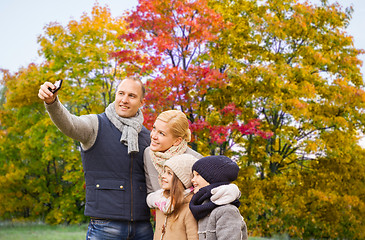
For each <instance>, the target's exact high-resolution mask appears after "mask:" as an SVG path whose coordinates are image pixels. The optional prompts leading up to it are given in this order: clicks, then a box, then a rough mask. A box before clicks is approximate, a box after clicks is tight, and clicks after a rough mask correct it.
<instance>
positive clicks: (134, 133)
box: [105, 102, 143, 154]
mask: <svg viewBox="0 0 365 240" xmlns="http://www.w3.org/2000/svg"><path fill="white" fill-rule="evenodd" d="M105 114H106V116H107V117H108V119H109V120H110V121H111V122H112V123H113V125H114V126H115V127H116V128H117V129H118V130H119V131H120V132H121V133H122V136H121V137H120V142H121V143H123V144H124V145H126V146H128V154H130V153H132V152H139V147H138V133H139V132H140V131H141V130H142V127H143V114H142V111H141V109H138V111H137V114H136V115H135V116H134V117H129V118H124V117H121V116H119V115H118V114H117V112H116V111H115V105H114V102H112V103H111V104H109V106H108V107H107V108H106V109H105Z"/></svg>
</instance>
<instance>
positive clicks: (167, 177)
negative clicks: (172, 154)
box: [161, 167, 174, 190]
mask: <svg viewBox="0 0 365 240" xmlns="http://www.w3.org/2000/svg"><path fill="white" fill-rule="evenodd" d="M173 177H174V172H173V171H172V170H171V169H170V168H169V167H164V170H163V174H162V175H161V188H162V189H163V190H171V187H172V178H173Z"/></svg>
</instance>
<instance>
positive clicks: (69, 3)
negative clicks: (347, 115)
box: [0, 0, 365, 75]
mask: <svg viewBox="0 0 365 240" xmlns="http://www.w3.org/2000/svg"><path fill="white" fill-rule="evenodd" d="M309 1H311V0H309ZM315 1H318V0H312V2H315ZM334 1H335V0H330V2H334ZM98 2H99V4H100V5H101V6H105V5H108V6H109V8H110V11H111V13H112V16H114V17H117V16H120V15H121V13H123V12H124V11H125V10H132V9H134V8H135V7H136V6H137V3H138V0H98ZM337 2H339V3H340V4H341V5H342V6H344V7H348V6H350V5H351V4H352V5H353V6H354V10H355V11H354V13H353V18H352V20H351V23H350V26H349V28H348V33H349V35H351V36H353V37H354V43H355V47H356V48H360V49H365V30H364V24H365V1H364V0H337ZM94 4H95V0H0V69H1V68H3V69H8V70H10V72H12V73H14V72H16V71H17V70H19V68H21V67H26V66H28V64H30V63H32V62H35V63H40V62H41V60H42V59H41V58H40V57H39V56H38V49H39V45H38V43H37V37H38V36H39V35H40V34H43V32H44V31H43V28H44V27H45V26H46V25H47V24H48V23H50V22H58V23H60V24H62V25H63V26H66V25H67V23H68V22H69V21H70V20H76V21H79V19H80V17H81V16H82V14H83V13H84V12H86V13H88V14H90V13H91V9H92V7H93V6H94ZM360 59H361V60H363V61H365V56H360ZM361 71H362V74H363V75H364V73H365V67H364V66H363V67H362V68H361Z"/></svg>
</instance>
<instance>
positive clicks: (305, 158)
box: [211, 0, 365, 239]
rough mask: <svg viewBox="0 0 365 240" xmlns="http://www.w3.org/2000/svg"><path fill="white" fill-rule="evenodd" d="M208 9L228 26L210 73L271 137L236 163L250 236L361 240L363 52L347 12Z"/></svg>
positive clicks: (227, 0)
mask: <svg viewBox="0 0 365 240" xmlns="http://www.w3.org/2000/svg"><path fill="white" fill-rule="evenodd" d="M211 4H212V7H213V8H214V9H216V10H217V11H218V12H219V13H220V14H221V15H222V17H223V18H224V21H225V22H226V23H227V25H229V28H226V29H225V30H224V31H223V32H222V33H221V34H220V37H219V39H218V40H217V41H215V42H214V43H213V44H212V46H211V50H212V56H213V57H214V62H215V64H216V67H219V68H222V69H224V71H225V72H226V73H227V75H228V76H229V84H228V85H229V87H228V88H227V90H229V91H227V92H226V93H227V94H229V95H230V96H231V98H232V100H233V102H235V103H236V105H237V106H238V107H240V108H241V109H242V110H244V114H247V115H252V114H253V115H252V117H254V118H256V117H257V118H259V119H261V121H262V126H265V127H266V128H267V129H270V130H271V131H272V132H273V133H274V134H273V136H272V137H271V138H270V139H269V140H265V139H262V138H261V139H260V138H256V139H248V141H247V144H246V148H245V150H246V155H244V156H243V157H242V159H241V164H242V166H246V167H245V168H244V169H243V170H242V171H241V175H240V181H239V184H240V187H241V189H242V191H244V194H243V196H248V197H247V198H246V197H244V201H245V204H246V206H247V208H246V207H243V209H242V210H243V212H245V213H248V214H249V215H248V217H249V218H250V221H251V223H252V225H249V228H250V227H251V229H252V231H253V233H255V234H259V235H260V234H262V235H270V234H274V233H278V232H281V233H288V234H290V236H294V237H299V238H303V237H305V238H308V237H318V238H356V239H361V238H362V237H363V235H362V234H360V232H363V231H360V230H363V229H362V227H361V224H359V222H361V220H360V219H361V214H362V213H363V212H364V200H365V199H364V197H363V195H361V194H362V193H360V192H358V193H356V191H355V188H357V187H354V186H364V184H363V182H362V181H363V179H364V174H365V172H364V159H363V153H364V152H363V150H362V149H361V148H360V147H359V146H358V139H359V137H358V136H359V133H363V131H364V120H365V119H364V114H363V111H364V99H365V98H364V97H365V95H364V91H363V87H364V84H363V79H362V76H361V73H360V65H361V61H360V60H359V59H358V55H359V54H363V53H364V51H363V50H359V49H356V48H355V47H354V44H353V39H352V37H351V36H349V35H348V34H347V33H346V27H347V26H348V25H349V24H350V20H351V13H352V11H353V10H352V9H351V8H348V9H342V7H341V6H340V5H339V4H337V3H335V4H329V3H328V1H321V3H320V4H317V5H315V4H310V3H309V2H307V1H292V0H274V1H243V0H236V1H233V0H223V1H214V0H212V1H211ZM340 169H341V170H340ZM355 169H356V170H355ZM350 172H356V173H357V174H358V175H357V176H358V178H350V177H349V176H350V175H348V174H349V173H350ZM257 175H258V176H259V178H257V177H256V176H257ZM340 203H341V204H340ZM336 204H339V205H338V206H341V207H338V206H336ZM244 206H245V205H244ZM346 206H347V207H346ZM355 206H356V207H355ZM355 209H356V210H355ZM329 210H330V211H331V213H330V214H331V215H330V216H331V217H330V216H329V215H328V216H326V214H327V213H329V212H327V211H329ZM312 212H313V215H312V216H310V215H309V214H310V213H312ZM344 212H346V213H344ZM341 213H344V215H342V216H341ZM350 216H352V217H350ZM250 221H249V224H250ZM349 224H350V225H352V226H356V227H354V228H352V229H349V228H348V227H347V226H348V225H349ZM345 229H346V230H345Z"/></svg>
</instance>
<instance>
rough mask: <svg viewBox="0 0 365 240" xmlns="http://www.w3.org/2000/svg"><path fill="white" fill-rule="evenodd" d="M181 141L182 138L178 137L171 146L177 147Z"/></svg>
mask: <svg viewBox="0 0 365 240" xmlns="http://www.w3.org/2000/svg"><path fill="white" fill-rule="evenodd" d="M182 140H183V139H182V137H178V138H176V139H175V141H174V143H173V144H172V145H173V146H177V145H179V144H180V143H181V141H182Z"/></svg>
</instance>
